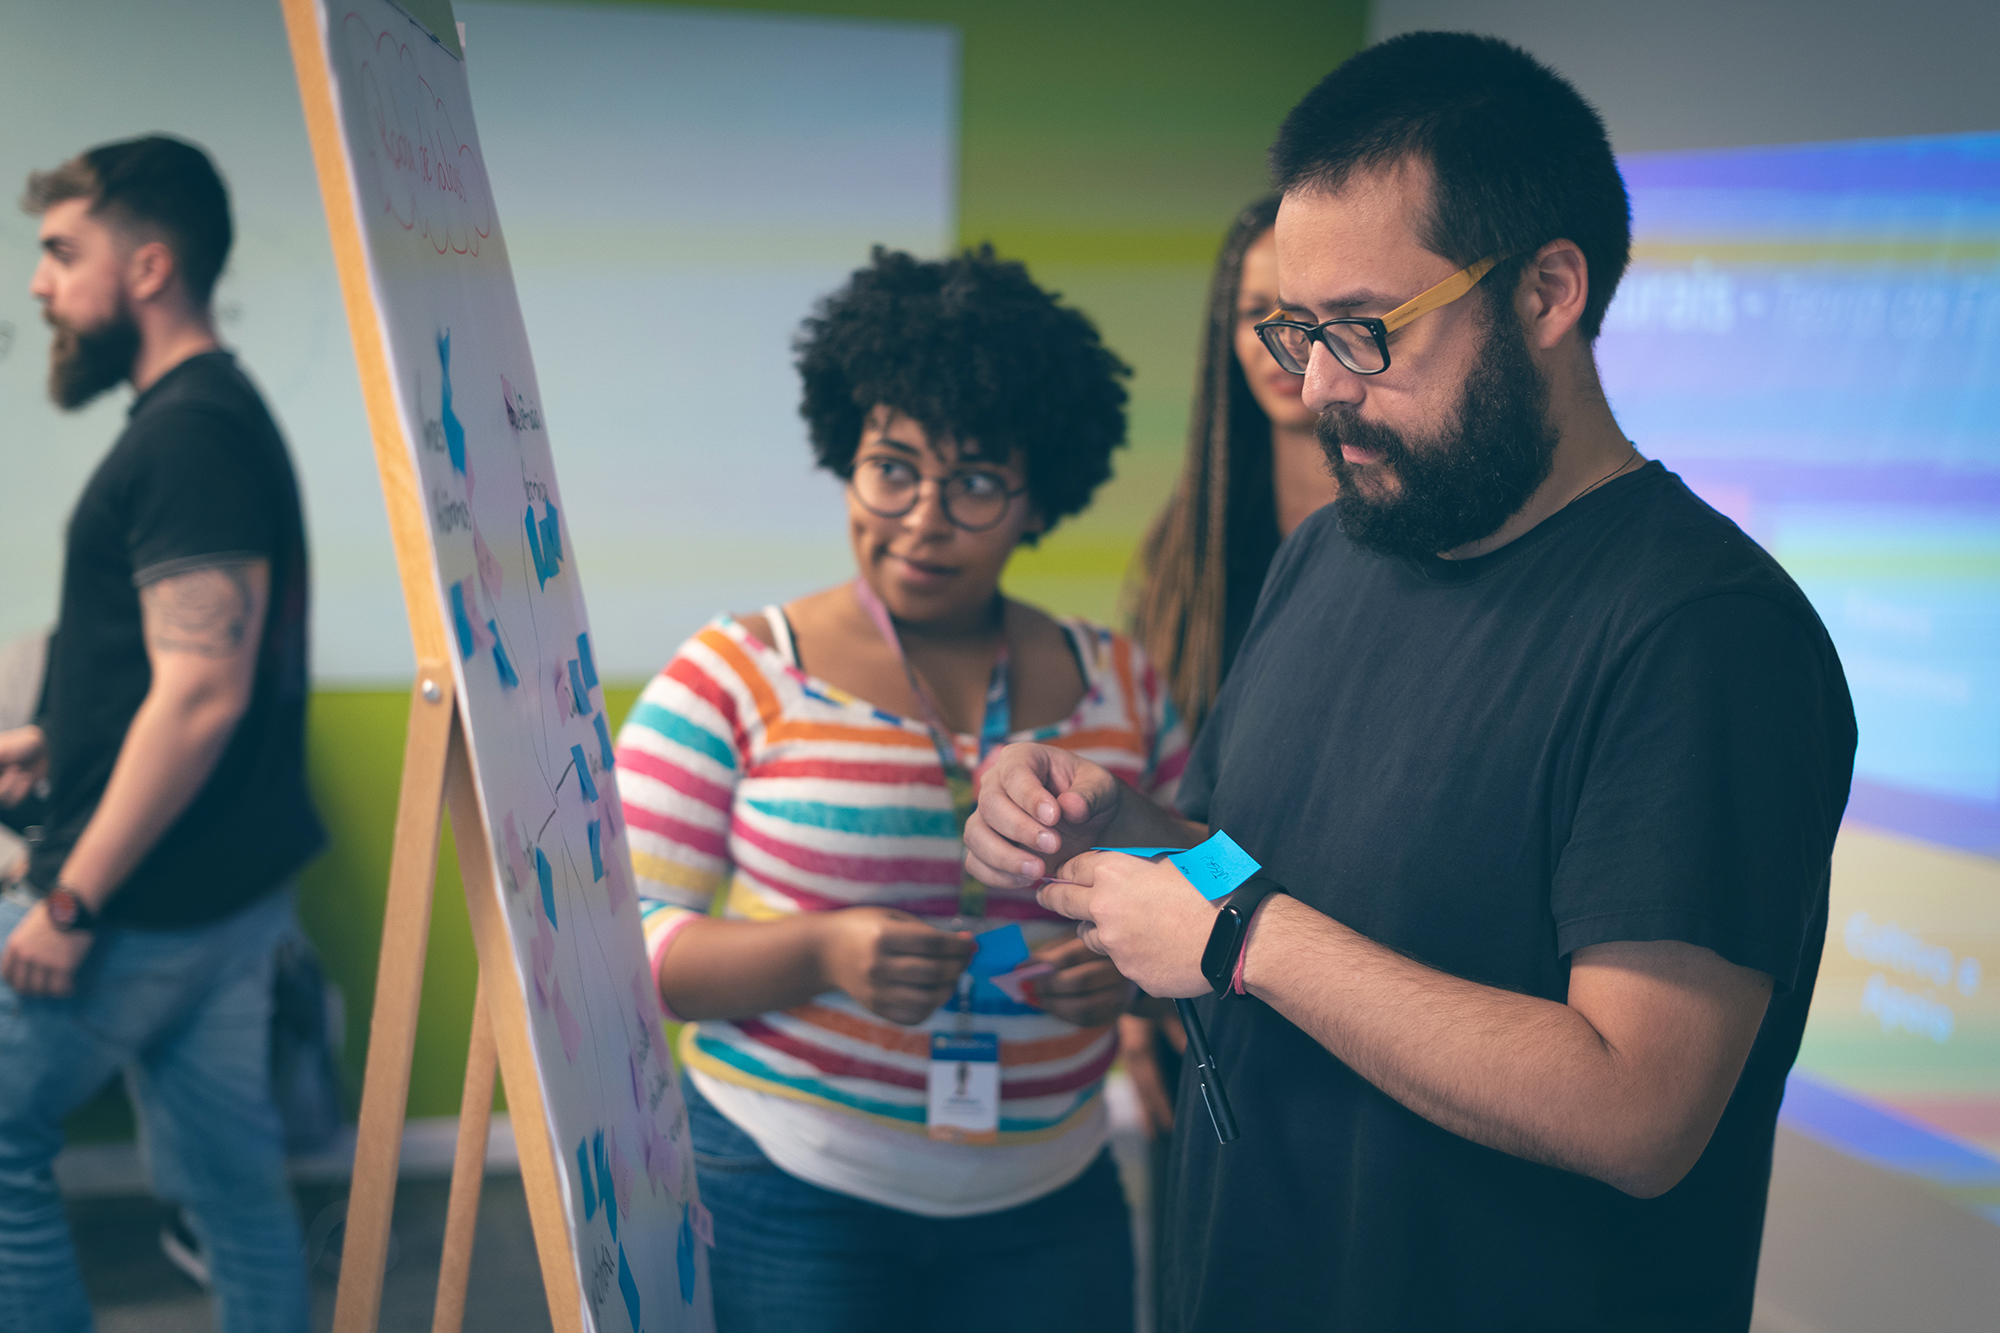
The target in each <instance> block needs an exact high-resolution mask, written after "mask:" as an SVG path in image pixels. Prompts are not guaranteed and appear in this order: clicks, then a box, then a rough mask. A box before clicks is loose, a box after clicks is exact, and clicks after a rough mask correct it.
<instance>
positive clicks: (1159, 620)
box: [1131, 195, 1278, 735]
mask: <svg viewBox="0 0 2000 1333" xmlns="http://www.w3.org/2000/svg"><path fill="white" fill-rule="evenodd" d="M1277 219H1278V196H1277V195H1271V196H1270V197H1268V198H1265V199H1259V200H1258V201H1257V202H1256V203H1254V204H1251V205H1250V206H1249V207H1248V208H1246V209H1244V210H1243V211H1242V212H1241V213H1239V214H1237V216H1236V221H1235V222H1234V223H1233V224H1231V226H1230V228H1229V233H1228V235H1227V236H1225V237H1224V238H1223V242H1222V251H1221V253H1220V254H1218V255H1217V256H1216V258H1215V272H1214V273H1213V274H1212V275H1211V276H1210V278H1209V281H1208V310H1207V314H1206V315H1205V316H1204V318H1203V323H1202V340H1201V361H1200V364H1199V369H1198V371H1197V374H1196V378H1195V386H1194V406H1193V410H1192V411H1191V412H1190V413H1189V417H1188V444H1187V455H1186V460H1185V462H1184V463H1183V464H1182V467H1181V477H1180V481H1179V482H1178V483H1177V484H1176V485H1175V487H1174V493H1173V497H1172V498H1171V499H1169V500H1168V501H1167V505H1166V508H1164V509H1162V510H1161V511H1160V516H1159V517H1158V518H1157V519H1155V520H1154V521H1153V527H1152V530H1151V531H1150V532H1148V533H1147V534H1146V541H1145V544H1144V546H1142V547H1141V548H1140V561H1141V568H1142V570H1143V575H1142V578H1141V580H1140V582H1139V584H1138V586H1137V588H1136V590H1135V594H1134V595H1132V596H1131V602H1132V633H1133V637H1134V638H1136V639H1137V640H1138V641H1139V644H1140V646H1141V647H1143V648H1144V649H1145V650H1146V655H1147V657H1149V658H1150V659H1151V660H1152V662H1153V665H1154V668H1155V669H1156V670H1158V671H1159V672H1160V675H1161V678H1162V679H1163V680H1164V681H1165V682H1166V687H1167V693H1168V695H1169V696H1170V697H1171V698H1172V699H1173V701H1174V707H1175V708H1176V709H1178V710H1179V712H1180V714H1181V717H1182V718H1183V719H1184V720H1185V721H1186V723H1187V727H1188V732H1189V734H1190V735H1192V734H1193V733H1194V732H1195V731H1196V730H1197V729H1198V728H1199V727H1200V726H1201V723H1202V720H1203V719H1204V718H1205V717H1207V716H1208V710H1209V709H1210V708H1212V707H1213V706H1214V704H1215V695H1216V691H1217V690H1218V689H1219V688H1220V687H1221V684H1222V669H1223V665H1224V660H1223V659H1224V658H1225V656H1226V655H1227V652H1228V649H1229V648H1230V647H1231V646H1232V645H1230V644H1229V643H1228V629H1229V624H1230V621H1231V619H1232V616H1231V612H1232V609H1233V610H1234V611H1235V612H1236V613H1237V615H1236V617H1235V618H1236V619H1237V620H1239V621H1242V620H1247V618H1248V617H1247V612H1248V609H1249V608H1248V607H1236V608H1232V607H1231V605H1230V586H1229V585H1230V577H1229V575H1230V571H1231V570H1232V569H1234V570H1237V571H1239V572H1241V571H1244V570H1247V569H1250V568H1255V569H1257V570H1258V571H1259V572H1260V573H1261V571H1263V570H1264V569H1265V568H1267V567H1268V566H1269V565H1270V562H1271V557H1272V555H1273V554H1274V553H1275V552H1276V551H1277V549H1278V510H1277V500H1276V497H1275V495H1274V493H1273V482H1272V473H1271V418H1270V417H1268V416H1266V415H1265V414H1264V409H1263V408H1261V407H1259V406H1257V400H1256V398H1254V397H1253V396H1252V395H1251V393H1250V382H1249V380H1248V379H1246V378H1245V377H1244V374H1243V367H1242V365H1241V363H1239V362H1238V361H1237V359H1236V319H1237V314H1236V302H1237V298H1238V296H1239V295H1240V294H1241V291H1242V286H1243V256H1244V255H1245V254H1246V253H1248V251H1249V249H1250V247H1251V246H1253V245H1255V244H1256V243H1257V242H1258V241H1259V240H1261V239H1262V238H1263V237H1264V236H1265V235H1266V234H1267V233H1268V232H1269V231H1270V230H1271V228H1272V226H1273V224H1275V223H1276V221H1277ZM1260 581H1261V580H1260ZM1238 582H1239V585H1240V584H1241V582H1242V580H1240V579H1239V580H1238ZM1237 596H1238V599H1239V600H1241V599H1243V597H1244V593H1243V589H1242V588H1241V586H1239V588H1238V590H1237ZM1248 600H1249V601H1251V602H1254V601H1255V600H1256V593H1255V591H1254V588H1253V589H1252V590H1251V591H1250V592H1249V594H1248Z"/></svg>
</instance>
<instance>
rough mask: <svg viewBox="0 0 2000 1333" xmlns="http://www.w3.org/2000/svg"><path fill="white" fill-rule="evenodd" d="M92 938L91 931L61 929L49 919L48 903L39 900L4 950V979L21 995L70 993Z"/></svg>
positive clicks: (0, 972)
mask: <svg viewBox="0 0 2000 1333" xmlns="http://www.w3.org/2000/svg"><path fill="white" fill-rule="evenodd" d="M92 942H93V941H92V936H91V934H90V932H88V931H83V930H72V931H68V932H64V931H60V930H57V929H56V928H55V923H54V922H52V921H50V920H49V906H48V904H47V903H36V904H35V905H34V906H33V907H32V908H30V909H29V911H28V914H27V915H26V916H24V917H22V918H21V924H19V925H18V926H15V927H14V932H13V933H12V934H11V935H9V936H8V937H7V947H6V948H5V949H4V950H0V979H4V980H5V981H6V983H7V984H8V985H9V986H11V987H13V988H14V993H15V994H17V995H28V996H54V997H57V998H60V997H62V996H65V995H68V994H69V993H70V991H71V989H72V988H73V987H74V986H75V984H76V969H77V968H78V967H80V966H82V965H83V958H84V955H85V954H87V953H89V952H90V946H91V943H92Z"/></svg>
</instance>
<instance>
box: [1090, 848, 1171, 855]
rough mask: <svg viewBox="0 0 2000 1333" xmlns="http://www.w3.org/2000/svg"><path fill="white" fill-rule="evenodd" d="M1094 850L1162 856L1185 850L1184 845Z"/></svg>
mask: <svg viewBox="0 0 2000 1333" xmlns="http://www.w3.org/2000/svg"><path fill="white" fill-rule="evenodd" d="M1090 850H1091V851H1093V852H1117V853H1119V854H1121V855H1123V856H1160V855H1162V854H1164V853H1167V852H1179V851H1185V850H1186V848H1182V847H1093V848H1091V849H1090Z"/></svg>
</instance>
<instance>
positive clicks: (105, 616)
mask: <svg viewBox="0 0 2000 1333" xmlns="http://www.w3.org/2000/svg"><path fill="white" fill-rule="evenodd" d="M254 559H262V560H267V561H269V562H270V566H271V592H270V601H269V606H268V609H267V610H266V612H265V617H264V635H263V641H262V643H261V644H260V645H259V646H258V657H257V677H256V686H255V689H254V692H253V693H252V696H251V700H250V706H249V710H248V711H247V712H246V713H245V714H244V715H243V718H242V720H241V721H239V722H238V723H237V724H236V730H235V732H234V733H233V734H232V735H231V737H230V740H229V744H228V746H227V748H225V749H224V751H223V753H222V758H221V759H220V761H218V762H217V764H216V766H215V771H214V772H213V773H212V774H211V775H210V777H209V779H208V782H207V783H206V784H205V785H204V786H203V787H202V789H201V792H200V794H199V795H197V796H196V797H195V798H194V801H193V803H192V804H190V805H189V806H188V808H187V810H186V811H185V812H184V813H183V814H182V815H181V817H180V818H179V819H178V820H177V821H176V822H175V823H174V825H173V826H172V827H171V828H169V829H168V830H167V832H166V833H165V834H164V835H163V836H162V837H161V839H160V841H159V842H158V843H157V844H156V845H155V846H154V848H153V850H152V851H151V852H150V853H149V854H148V855H147V856H146V858H145V859H144V860H142V861H141V862H140V863H139V865H138V867H137V868H136V869H135V870H133V872H132V874H131V875H130V876H129V877H128V878H127V879H126V880H125V882H124V883H123V884H121V885H120V886H119V887H118V889H117V891H116V893H114V894H113V896H112V898H111V900H110V902H109V903H108V904H107V905H106V907H105V912H104V915H105V919H106V920H107V921H108V922H115V923H117V924H120V925H127V926H140V927H152V928H169V927H179V926H192V925H199V924H201V923H203V922H206V921H213V920H216V919H217V918H220V917H223V916H226V915H228V914H229V913H231V912H233V911H235V910H236V909H238V908H240V907H242V906H244V905H246V904H248V903H249V902H251V901H253V900H254V899H256V898H258V897H260V896H261V895H263V894H264V893H266V892H268V891H270V890H271V889H274V888H276V887H277V886H278V885H279V884H281V883H282V882H283V881H284V879H285V877H286V876H288V875H290V874H291V873H292V872H293V871H295V870H297V869H298V868H299V867H300V866H301V865H303V864H305V862H306V861H307V860H308V859H309V858H310V857H311V856H312V855H313V853H314V852H316V851H318V850H319V847H320V845H321V844H322V843H323V842H324V841H325V834H324V832H323V831H322V829H321V828H320V823H319V819H318V817H317V816H316V815H315V814H314V813H313V807H312V801H311V798H310V797H309V796H308V795H307V793H306V779H305V718H306V538H305V523H304V520H303V518H302V517H301V515H300V511H299V488H298V482H297V480H296V478H294V476H293V474H292V464H291V459H290V457H289V456H288V455H287V454H286V452H285V442H284V439H283V437H281V436H280V435H279V434H278V428H277V425H276V424H275V423H274V422H273V421H272V420H271V414H270V413H269V412H268V411H266V410H265V407H264V403H263V400H262V399H261V398H260V397H258V394H257V390H256V389H255V388H254V387H253V386H252V385H251V383H250V381H249V380H248V379H246V378H245V377H244V375H243V372H242V371H240V370H238V369H237V368H236V362H235V359H234V358H233V357H231V356H230V355H229V354H228V353H227V352H208V353H205V354H203V355H200V356H195V357H190V358H189V359H188V360H186V361H183V362H181V364H179V365H178V366H175V367H174V368H173V369H172V370H170V371H168V372H167V373H166V374H165V375H163V376H161V377H160V379H159V380H158V381H157V382H156V383H154V384H153V385H151V386H150V387H149V388H148V389H147V390H146V392H144V393H142V394H140V395H139V396H138V398H137V399H136V400H135V401H134V402H133V404H132V410H131V417H130V420H129V421H128V423H127V424H126V427H125V430H124V432H123V433H122V434H120V435H119V437H118V441H117V443H116V444H114V445H112V447H111V452H110V453H109V454H107V455H105V458H104V461H103V462H102V463H100V464H99V465H98V467H97V471H96V472H95V473H93V474H92V476H91V478H90V481H89V482H88V483H87V484H86V485H85V486H84V489H83V495H82V497H81V498H80V499H78V501H77V504H76V512H75V513H73V514H72V515H71V516H70V522H69V534H68V539H67V548H66V551H65V554H64V562H63V582H62V606H61V611H60V613H59V617H58V619H57V622H56V633H55V639H54V642H53V643H52V645H51V646H50V650H49V667H48V684H47V686H46V688H45V691H44V694H43V705H42V709H43V711H42V717H41V724H42V727H43V729H44V731H45V732H46V733H47V735H48V749H49V787H50V801H49V811H48V815H47V819H46V822H45V824H44V825H43V834H42V837H41V840H40V841H39V842H38V843H37V844H36V845H35V848H34V851H33V853H32V859H31V861H30V865H29V873H28V877H29V879H30V881H31V882H32V883H34V884H36V885H38V886H40V887H42V888H45V889H46V888H48V887H49V886H51V885H52V884H54V883H55V880H56V877H57V875H58V874H59V873H60V872H61V870H62V865H63V862H64V861H65V860H66V859H67V858H68V856H69V853H70V848H71V847H73V846H74V845H75V843H76V840H77V837H78V835H79V834H81V833H82V832H83V829H84V825H85V824H87V823H89V821H90V817H91V815H92V813H93V812H95V811H96V809H97V803H98V800H99V799H100V798H101V797H102V796H103V795H104V787H105V783H106V782H107V781H109V779H110V777H111V768H112V765H113V764H114V763H115V762H116V761H117V758H118V751H119V747H120V746H121V745H122V744H123V743H124V740H125V732H126V729H127V728H129V727H130V726H131V724H132V718H133V715H134V714H135V713H137V712H138V710H139V704H140V703H141V701H143V700H144V699H145V697H146V691H147V689H148V688H149V687H150V686H151V684H152V679H153V672H152V666H151V664H150V662H149V661H148V659H147V657H146V641H145V634H144V630H143V626H142V624H141V620H140V610H139V590H140V588H141V587H143V586H145V585H146V584H148V583H151V582H153V581H155V580H157V579H161V578H166V577H169V576H171V575H174V574H182V573H186V572H188V571H190V570H195V569H202V568H206V567H210V566H214V565H220V564H229V563H233V562H236V561H241V560H254Z"/></svg>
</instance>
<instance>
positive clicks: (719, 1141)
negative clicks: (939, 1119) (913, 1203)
mask: <svg viewBox="0 0 2000 1333" xmlns="http://www.w3.org/2000/svg"><path fill="white" fill-rule="evenodd" d="M681 1094H682V1096H684V1097H685V1098H686V1099H687V1104H688V1118H689V1121H690V1125H689V1128H690V1130H691V1131H692V1134H693V1138H694V1161H695V1172H696V1175H697V1177H698V1178H699V1180H700V1183H701V1198H702V1202H703V1203H705V1204H707V1205H708V1209H709V1211H710V1212H711V1213H713V1214H714V1215H715V1249H714V1250H713V1251H711V1252H710V1254H709V1278H710V1282H711V1285H712V1286H713V1288H714V1292H715V1329H716V1333H905V1331H906V1330H907V1331H908V1333H926V1330H936V1333H1028V1330H1033V1333H1131V1329H1132V1229H1131V1220H1130V1218H1129V1217H1128V1215H1127V1213H1126V1210H1125V1194H1124V1191H1123V1190H1122V1189H1121V1187H1120V1186H1119V1183H1118V1169H1117V1167H1115V1166H1114V1165H1113V1164H1112V1161H1111V1154H1110V1152H1109V1151H1108V1150H1107V1151H1106V1152H1103V1153H1101V1154H1099V1155H1098V1158H1097V1160H1096V1161H1095V1162H1093V1163H1092V1164H1091V1165H1090V1167H1089V1168H1088V1169H1087V1170H1086V1171H1085V1172H1084V1173H1083V1174H1082V1175H1081V1176H1078V1177H1077V1178H1076V1179H1075V1180H1073V1181H1071V1182H1070V1183H1069V1184H1068V1185H1065V1186H1063V1187H1062V1188H1061V1189H1059V1190H1056V1191H1054V1192H1053V1193H1050V1194H1045V1195H1043V1196H1042V1197H1041V1198H1039V1199H1035V1200H1032V1201H1030V1202H1028V1203H1024V1204H1022V1205H1020V1206H1019V1207H1017V1208H1006V1209H1002V1210H1001V1211H999V1212H995V1213H983V1214H980V1215H978V1216H975V1217H923V1216H920V1215H918V1214H916V1213H906V1212H903V1211H901V1210H900V1209H895V1208H885V1207H883V1206H882V1205H880V1204H875V1203H869V1202H867V1201H865V1200H862V1199H857V1198H854V1197H852V1196H850V1195H846V1194H837V1193H835V1192H833V1191H832V1190H824V1189H821V1188H819V1187H818V1186H817V1185H809V1184H807V1183H806V1182H805V1181H803V1180H800V1179H799V1178H798V1177H796V1176H792V1175H787V1174H786V1173H785V1172H783V1171H781V1170H779V1169H778V1168H777V1167H776V1166H773V1165H772V1164H771V1161H770V1159H769V1158H767V1157H765V1156H764V1154H763V1153H762V1152H761V1151H760V1150H759V1149H758V1147H757V1143H756V1141H755V1140H754V1139H752V1138H751V1137H750V1136H749V1135H748V1134H745V1133H744V1132H743V1131H742V1130H740V1129H738V1128H737V1127H736V1125H735V1124H734V1123H733V1122H731V1121H730V1120H729V1119H728V1117H726V1116H724V1115H723V1114H722V1113H721V1112H720V1111H718V1110H716V1109H715V1107H714V1105H713V1104H712V1103H711V1102H709V1100H708V1099H707V1098H705V1097H703V1096H702V1095H701V1093H700V1091H699V1090H697V1089H696V1088H695V1086H694V1083H693V1081H692V1080H689V1079H685V1078H684V1079H682V1080H681Z"/></svg>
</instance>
